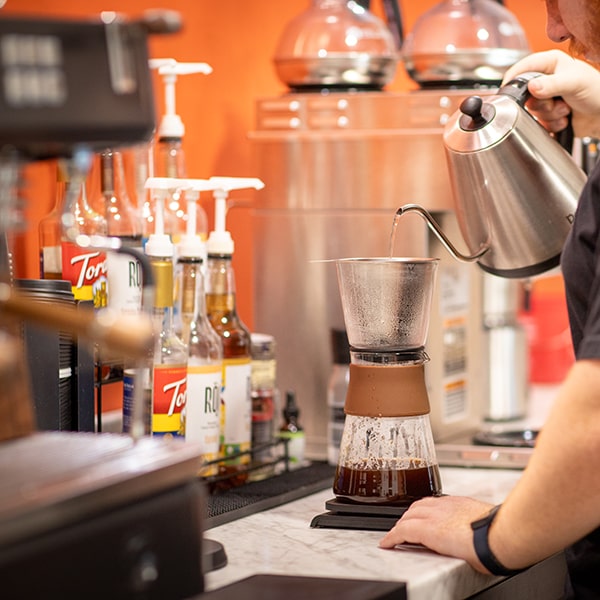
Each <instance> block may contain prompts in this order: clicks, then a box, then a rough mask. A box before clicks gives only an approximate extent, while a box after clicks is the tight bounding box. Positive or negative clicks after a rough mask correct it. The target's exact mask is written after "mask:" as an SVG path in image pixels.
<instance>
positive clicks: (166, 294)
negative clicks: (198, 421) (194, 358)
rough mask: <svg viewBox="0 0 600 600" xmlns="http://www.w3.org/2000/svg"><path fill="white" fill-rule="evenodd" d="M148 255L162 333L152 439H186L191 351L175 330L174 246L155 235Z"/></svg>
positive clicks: (154, 364)
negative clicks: (188, 370)
mask: <svg viewBox="0 0 600 600" xmlns="http://www.w3.org/2000/svg"><path fill="white" fill-rule="evenodd" d="M146 254H147V255H148V256H149V257H150V261H151V263H152V270H153V274H154V279H155V282H156V283H155V284H156V293H155V298H154V307H153V318H154V320H155V322H156V326H157V329H158V330H160V334H159V335H158V336H157V339H156V343H155V345H154V356H153V361H152V374H151V377H150V378H149V382H150V383H151V386H152V388H151V389H152V392H151V398H152V429H151V430H152V435H153V436H169V437H184V416H185V413H184V407H185V403H186V394H187V364H188V350H187V347H186V345H185V344H184V342H183V341H182V340H181V339H180V338H179V337H178V336H177V334H176V333H175V329H174V326H173V244H172V243H171V242H170V240H169V237H168V236H167V235H159V236H157V235H152V236H150V239H149V240H148V242H147V243H146Z"/></svg>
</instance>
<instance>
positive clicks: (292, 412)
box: [283, 391, 300, 419]
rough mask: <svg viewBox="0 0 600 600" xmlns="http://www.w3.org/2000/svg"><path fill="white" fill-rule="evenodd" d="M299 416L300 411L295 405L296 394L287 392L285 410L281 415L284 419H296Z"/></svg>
mask: <svg viewBox="0 0 600 600" xmlns="http://www.w3.org/2000/svg"><path fill="white" fill-rule="evenodd" d="M299 414H300V410H299V409H298V406H297V405H296V393H295V392H292V391H289V392H286V394H285V408H284V409H283V415H284V417H285V418H286V419H289V418H290V417H292V418H294V417H295V418H297V417H298V415H299Z"/></svg>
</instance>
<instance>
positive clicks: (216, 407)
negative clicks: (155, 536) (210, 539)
mask: <svg viewBox="0 0 600 600" xmlns="http://www.w3.org/2000/svg"><path fill="white" fill-rule="evenodd" d="M187 276H188V277H190V279H191V280H192V281H193V282H194V283H195V294H194V296H193V298H188V301H190V302H192V305H193V317H192V319H191V321H190V322H189V324H188V325H187V327H186V332H187V333H186V337H185V338H184V340H185V341H186V342H187V346H188V366H187V401H186V407H185V439H186V441H193V442H198V443H199V444H200V446H201V448H202V457H203V459H204V461H205V462H206V463H210V464H207V465H205V466H204V467H203V468H202V470H201V472H200V475H201V476H205V477H208V476H212V475H216V474H217V473H218V464H217V462H215V461H217V459H218V458H219V456H220V445H221V393H222V388H223V343H222V340H221V337H220V336H219V334H218V333H217V332H216V331H215V329H214V328H213V326H212V325H211V323H210V321H209V320H208V315H207V313H206V297H205V286H204V276H203V274H202V261H201V260H198V261H195V262H193V263H190V265H189V268H188V273H187Z"/></svg>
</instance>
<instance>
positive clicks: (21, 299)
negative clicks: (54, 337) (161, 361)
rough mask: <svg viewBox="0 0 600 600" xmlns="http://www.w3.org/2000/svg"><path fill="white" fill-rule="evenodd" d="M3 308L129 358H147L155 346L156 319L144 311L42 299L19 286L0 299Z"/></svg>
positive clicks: (12, 313)
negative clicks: (131, 312)
mask: <svg viewBox="0 0 600 600" xmlns="http://www.w3.org/2000/svg"><path fill="white" fill-rule="evenodd" d="M0 312H5V313H7V314H10V315H14V316H16V317H20V318H21V319H25V320H28V321H32V322H34V323H36V324H39V325H41V326H44V327H48V328H51V329H55V330H56V329H57V330H60V331H65V332H68V333H71V334H72V335H73V336H76V337H77V338H85V339H86V340H88V341H91V342H95V343H97V344H98V345H99V346H100V347H101V348H103V349H106V350H109V351H111V352H113V353H115V354H118V355H122V356H124V357H127V358H131V359H136V358H143V357H146V356H148V354H149V353H150V351H151V350H152V343H153V337H154V336H153V328H152V323H151V321H150V319H149V318H147V317H145V316H144V315H142V314H139V315H123V314H119V313H115V312H113V311H111V310H110V309H102V310H101V311H98V312H95V311H94V310H93V309H92V308H82V307H77V306H75V305H73V306H71V305H67V304H58V303H57V304H52V303H50V302H38V301H36V300H32V299H31V298H29V297H27V296H24V295H22V294H19V293H18V292H16V291H15V290H12V291H11V293H10V295H9V296H8V297H7V298H2V299H1V300H0Z"/></svg>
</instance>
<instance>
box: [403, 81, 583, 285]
mask: <svg viewBox="0 0 600 600" xmlns="http://www.w3.org/2000/svg"><path fill="white" fill-rule="evenodd" d="M539 75H540V73H524V74H522V75H520V76H518V77H517V78H516V79H514V80H513V81H510V82H509V83H507V84H506V85H504V86H502V87H501V88H500V89H499V90H498V92H497V94H496V95H491V96H485V97H480V96H469V97H467V98H466V99H465V100H464V101H463V102H462V103H461V105H460V108H459V110H457V111H456V113H455V114H454V115H452V116H451V118H450V119H449V121H448V122H447V124H446V126H445V129H444V138H443V139H444V147H445V151H446V158H447V163H448V169H449V175H450V181H451V185H452V191H453V199H454V206H455V211H456V216H457V220H458V224H459V227H460V230H461V233H462V236H463V238H464V241H465V243H466V245H467V247H468V248H469V251H470V252H471V254H470V255H464V254H461V253H460V252H458V251H457V250H456V248H455V247H454V246H453V245H452V243H451V242H450V241H449V240H448V239H447V238H446V236H445V235H444V233H443V232H442V231H441V229H440V228H439V226H438V225H437V223H436V222H435V221H434V220H433V219H432V218H431V216H430V215H429V214H428V213H427V211H425V209H423V208H422V207H420V206H418V205H406V206H403V207H401V208H400V209H398V212H397V215H401V214H404V213H406V212H409V211H413V210H415V211H417V212H419V213H420V214H421V216H423V217H425V218H426V219H427V221H428V224H429V226H430V227H431V229H433V231H434V232H435V233H436V234H437V235H438V237H439V238H440V240H441V241H442V243H443V244H444V245H445V246H446V248H447V249H448V250H449V251H450V252H451V254H453V255H454V257H455V258H457V259H459V260H463V261H470V262H474V261H477V263H478V264H479V266H480V267H481V268H482V269H483V270H485V271H487V272H489V273H491V274H493V275H497V276H500V277H508V278H525V277H531V276H533V275H538V274H540V273H543V272H544V271H547V270H549V269H551V268H553V267H555V266H557V265H558V264H559V261H560V255H561V252H562V248H563V244H564V242H565V240H566V237H567V235H568V233H569V231H570V229H571V224H572V222H573V216H574V213H575V209H576V206H577V201H578V198H579V194H580V192H581V189H582V187H583V185H584V184H585V181H586V175H585V173H584V172H583V170H582V169H580V168H579V166H578V165H577V164H576V163H575V161H574V160H573V158H572V156H571V155H570V154H569V153H568V152H567V150H565V148H563V147H562V146H561V145H560V144H559V142H558V141H557V140H556V139H555V138H554V137H553V136H552V135H551V134H549V133H548V132H547V130H546V129H544V127H542V125H541V124H539V123H538V122H537V121H536V120H535V119H534V117H533V116H532V115H531V114H530V113H529V112H528V111H527V110H526V109H525V102H526V101H527V98H528V97H529V92H528V90H527V84H528V82H529V81H530V80H531V79H532V78H534V77H537V76H539Z"/></svg>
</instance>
